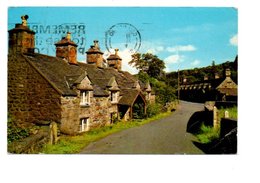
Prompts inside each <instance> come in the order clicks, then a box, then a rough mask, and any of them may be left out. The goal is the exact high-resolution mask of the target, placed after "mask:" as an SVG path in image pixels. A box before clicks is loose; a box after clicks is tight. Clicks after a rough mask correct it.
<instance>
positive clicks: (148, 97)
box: [147, 92, 151, 100]
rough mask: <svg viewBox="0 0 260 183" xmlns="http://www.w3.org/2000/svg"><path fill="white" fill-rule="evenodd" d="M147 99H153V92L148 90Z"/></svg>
mask: <svg viewBox="0 0 260 183" xmlns="http://www.w3.org/2000/svg"><path fill="white" fill-rule="evenodd" d="M147 100H151V92H147Z"/></svg>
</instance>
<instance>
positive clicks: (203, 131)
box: [196, 124, 219, 144]
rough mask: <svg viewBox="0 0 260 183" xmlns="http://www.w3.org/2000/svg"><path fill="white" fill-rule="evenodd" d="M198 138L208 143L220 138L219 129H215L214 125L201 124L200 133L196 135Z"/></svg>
mask: <svg viewBox="0 0 260 183" xmlns="http://www.w3.org/2000/svg"><path fill="white" fill-rule="evenodd" d="M196 137H197V138H198V140H199V141H200V142H201V143H203V144H207V143H210V142H212V141H213V140H216V139H218V138H219V129H215V128H214V127H212V126H206V125H205V124H202V125H201V128H200V132H199V134H197V135H196Z"/></svg>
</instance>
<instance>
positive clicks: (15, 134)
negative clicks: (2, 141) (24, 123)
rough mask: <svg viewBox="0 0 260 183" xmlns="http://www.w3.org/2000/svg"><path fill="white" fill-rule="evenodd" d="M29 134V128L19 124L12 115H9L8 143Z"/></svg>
mask: <svg viewBox="0 0 260 183" xmlns="http://www.w3.org/2000/svg"><path fill="white" fill-rule="evenodd" d="M29 135H30V131H29V129H27V128H22V127H20V126H18V125H17V124H16V123H15V121H14V119H13V118H12V117H11V116H8V122H7V140H8V143H11V142H13V141H17V140H20V139H23V138H25V137H28V136H29Z"/></svg>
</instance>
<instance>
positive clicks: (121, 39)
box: [105, 23, 141, 54]
mask: <svg viewBox="0 0 260 183" xmlns="http://www.w3.org/2000/svg"><path fill="white" fill-rule="evenodd" d="M105 36H106V37H105V45H106V49H107V51H109V52H111V51H112V50H114V49H116V48H119V50H127V51H128V52H129V53H131V54H134V53H136V52H137V51H138V50H139V48H140V47H141V34H140V32H139V31H138V30H137V28H136V27H135V26H133V25H132V24H129V23H118V24H115V25H113V26H111V27H110V28H109V30H107V31H106V35H105Z"/></svg>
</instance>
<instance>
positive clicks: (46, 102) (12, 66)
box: [8, 55, 61, 124]
mask: <svg viewBox="0 0 260 183" xmlns="http://www.w3.org/2000/svg"><path fill="white" fill-rule="evenodd" d="M8 113H9V114H10V115H11V116H13V117H14V118H15V120H16V122H19V123H25V122H28V123H35V124H46V121H49V122H50V121H56V122H59V120H60V117H61V113H60V95H59V94H58V92H57V91H56V90H55V89H53V88H52V86H51V85H50V84H49V83H48V82H47V81H46V80H45V79H44V78H43V77H42V76H41V75H40V74H39V73H38V72H37V71H36V70H35V69H34V68H33V67H32V66H31V65H30V64H29V63H28V62H27V61H26V60H25V58H24V57H23V56H22V55H9V56H8Z"/></svg>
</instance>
